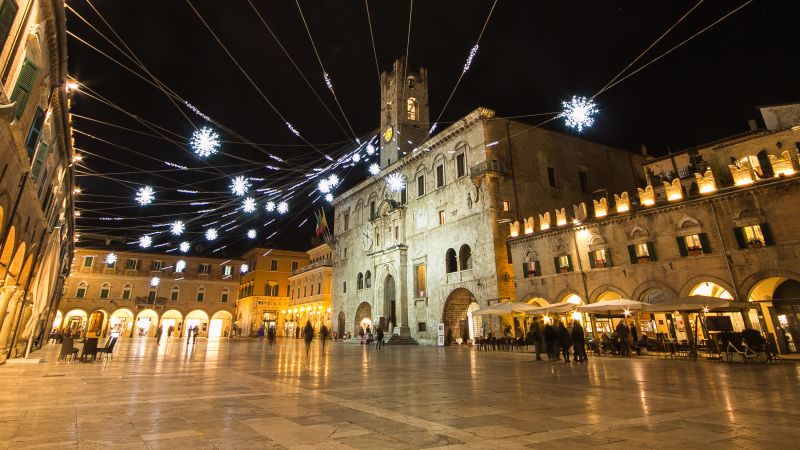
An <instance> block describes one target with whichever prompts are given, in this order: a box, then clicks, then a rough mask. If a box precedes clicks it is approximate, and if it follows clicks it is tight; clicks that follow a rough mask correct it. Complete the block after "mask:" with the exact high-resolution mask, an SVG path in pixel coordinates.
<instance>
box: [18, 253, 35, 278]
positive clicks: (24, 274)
mask: <svg viewBox="0 0 800 450" xmlns="http://www.w3.org/2000/svg"><path fill="white" fill-rule="evenodd" d="M32 265H33V255H28V259H27V260H26V261H25V265H24V266H22V269H21V270H20V274H19V277H18V278H19V285H20V286H24V285H25V283H27V282H28V278H29V277H31V276H36V272H38V268H37V270H36V272H34V271H33V270H31V266H32Z"/></svg>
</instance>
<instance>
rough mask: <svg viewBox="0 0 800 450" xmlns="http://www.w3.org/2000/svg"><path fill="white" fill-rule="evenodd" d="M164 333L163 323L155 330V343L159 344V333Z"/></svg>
mask: <svg viewBox="0 0 800 450" xmlns="http://www.w3.org/2000/svg"><path fill="white" fill-rule="evenodd" d="M162 334H164V325H161V326H159V327H158V331H156V344H161V335H162Z"/></svg>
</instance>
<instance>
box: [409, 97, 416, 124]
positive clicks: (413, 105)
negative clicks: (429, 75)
mask: <svg viewBox="0 0 800 450" xmlns="http://www.w3.org/2000/svg"><path fill="white" fill-rule="evenodd" d="M406 115H407V117H408V120H417V99H415V98H414V97H409V98H408V101H407V102H406Z"/></svg>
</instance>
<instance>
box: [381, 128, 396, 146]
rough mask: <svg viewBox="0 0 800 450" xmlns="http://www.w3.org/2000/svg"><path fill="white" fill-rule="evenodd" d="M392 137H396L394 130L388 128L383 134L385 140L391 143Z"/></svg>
mask: <svg viewBox="0 0 800 450" xmlns="http://www.w3.org/2000/svg"><path fill="white" fill-rule="evenodd" d="M392 136H394V129H393V128H392V127H387V128H386V131H384V132H383V140H384V141H386V142H391V140H392Z"/></svg>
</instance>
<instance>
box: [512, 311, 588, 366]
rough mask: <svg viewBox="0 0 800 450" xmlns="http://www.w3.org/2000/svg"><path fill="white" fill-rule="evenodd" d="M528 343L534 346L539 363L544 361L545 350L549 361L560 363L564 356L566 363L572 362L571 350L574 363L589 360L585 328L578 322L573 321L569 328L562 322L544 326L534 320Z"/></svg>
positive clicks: (529, 331)
mask: <svg viewBox="0 0 800 450" xmlns="http://www.w3.org/2000/svg"><path fill="white" fill-rule="evenodd" d="M527 341H528V344H529V345H532V346H533V348H534V352H535V353H536V360H537V361H542V350H543V349H544V350H545V353H546V354H547V359H548V360H549V361H560V360H561V356H563V357H564V361H565V362H570V359H569V358H570V349H572V356H573V361H575V362H586V361H588V360H589V358H588V356H587V355H586V337H585V336H584V332H583V326H582V325H581V323H580V322H579V321H577V320H573V321H572V323H570V324H569V326H567V325H565V324H564V322H563V321H561V320H556V321H555V323H552V324H551V323H547V324H544V325H543V324H542V323H540V322H539V320H538V319H537V320H534V322H533V324H531V327H530V329H529V330H528V336H527Z"/></svg>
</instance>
